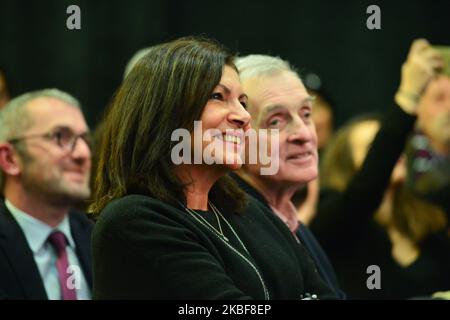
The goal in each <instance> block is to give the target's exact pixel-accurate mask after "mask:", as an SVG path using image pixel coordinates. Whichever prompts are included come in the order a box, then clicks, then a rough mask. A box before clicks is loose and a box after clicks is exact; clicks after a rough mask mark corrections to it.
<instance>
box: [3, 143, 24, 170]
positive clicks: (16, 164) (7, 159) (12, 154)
mask: <svg viewBox="0 0 450 320" xmlns="http://www.w3.org/2000/svg"><path fill="white" fill-rule="evenodd" d="M0 168H1V170H2V171H3V172H4V173H5V174H6V175H9V176H17V175H19V174H20V172H21V169H20V160H19V157H18V155H17V152H16V151H15V150H14V148H13V147H12V146H11V145H10V144H9V143H5V142H0Z"/></svg>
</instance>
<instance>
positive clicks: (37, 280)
mask: <svg viewBox="0 0 450 320" xmlns="http://www.w3.org/2000/svg"><path fill="white" fill-rule="evenodd" d="M0 246H1V247H2V249H3V252H4V253H5V256H6V257H5V258H6V259H7V260H8V261H9V263H10V265H11V267H12V269H13V273H14V274H15V276H16V279H17V285H18V286H20V288H21V289H22V292H23V295H24V297H23V298H24V299H47V293H46V292H45V288H44V284H43V283H42V278H41V275H40V274H39V270H38V267H37V265H36V262H35V261H34V257H33V252H32V251H31V249H30V247H29V246H28V243H27V240H26V238H25V235H24V233H23V232H22V230H21V228H20V226H19V225H18V224H17V222H16V221H15V220H14V218H13V216H12V215H11V213H10V212H9V211H8V209H7V208H6V206H5V204H4V201H3V199H0Z"/></svg>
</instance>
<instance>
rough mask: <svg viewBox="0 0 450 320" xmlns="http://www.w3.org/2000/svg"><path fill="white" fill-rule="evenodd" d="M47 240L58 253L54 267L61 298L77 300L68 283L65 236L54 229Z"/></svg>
mask: <svg viewBox="0 0 450 320" xmlns="http://www.w3.org/2000/svg"><path fill="white" fill-rule="evenodd" d="M48 240H49V242H50V244H51V245H52V246H53V247H54V248H55V250H56V252H57V254H58V259H57V260H56V268H57V269H58V277H59V286H60V288H61V298H62V300H77V293H76V291H75V288H71V286H69V284H68V279H69V273H68V272H67V271H68V270H67V268H68V267H69V260H68V259H67V250H66V245H67V241H66V236H65V235H64V233H62V232H61V231H55V232H52V234H50V236H49V237H48Z"/></svg>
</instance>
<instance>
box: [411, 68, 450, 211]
mask: <svg viewBox="0 0 450 320" xmlns="http://www.w3.org/2000/svg"><path fill="white" fill-rule="evenodd" d="M447 63H449V62H447ZM449 69H450V66H447V70H449ZM406 154H407V163H408V187H409V188H410V189H411V190H412V191H413V192H415V193H416V194H418V195H420V196H421V197H423V198H425V199H427V200H429V201H432V202H433V203H436V204H437V205H439V206H441V207H442V208H443V209H444V210H445V211H446V213H447V216H448V217H450V196H449V195H450V72H443V73H440V74H439V75H438V76H437V77H435V78H434V79H433V80H432V81H431V82H430V84H429V85H428V86H427V88H426V89H425V91H424V93H423V95H422V96H421V97H420V102H419V106H418V125H417V130H416V132H415V133H414V134H413V135H412V137H411V139H410V142H409V144H408V148H407V152H406Z"/></svg>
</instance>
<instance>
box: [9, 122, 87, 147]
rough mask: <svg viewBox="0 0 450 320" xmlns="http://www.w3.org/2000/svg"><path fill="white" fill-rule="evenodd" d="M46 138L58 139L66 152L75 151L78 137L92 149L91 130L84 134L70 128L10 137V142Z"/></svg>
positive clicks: (57, 141) (58, 142)
mask: <svg viewBox="0 0 450 320" xmlns="http://www.w3.org/2000/svg"><path fill="white" fill-rule="evenodd" d="M34 138H44V139H47V140H52V141H56V143H57V144H58V146H59V147H60V148H61V149H63V150H64V151H66V152H73V150H74V149H75V146H76V144H77V141H78V138H81V139H83V140H84V142H85V143H86V144H87V146H88V147H89V149H92V137H91V135H90V133H89V132H84V133H82V134H75V133H74V132H73V131H72V130H71V129H69V128H65V127H64V128H58V129H55V130H52V131H51V132H48V133H43V134H33V135H29V136H25V137H19V138H13V139H9V140H8V142H9V143H11V144H13V143H17V142H19V141H22V140H26V139H34Z"/></svg>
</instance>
